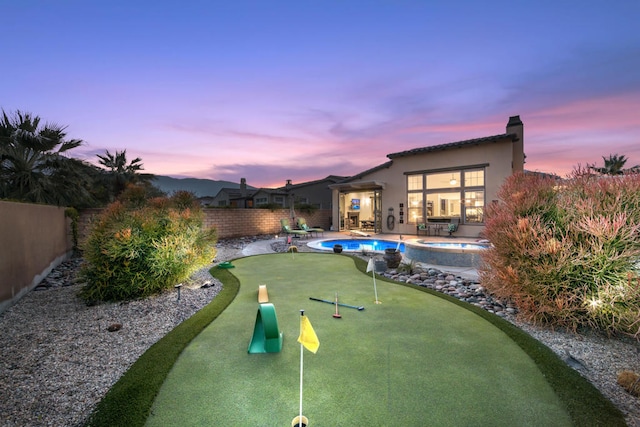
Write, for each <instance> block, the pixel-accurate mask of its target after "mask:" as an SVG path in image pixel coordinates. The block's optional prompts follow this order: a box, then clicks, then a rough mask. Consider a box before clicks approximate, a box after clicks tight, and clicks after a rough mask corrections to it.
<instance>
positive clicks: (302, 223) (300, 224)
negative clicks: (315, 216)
mask: <svg viewBox="0 0 640 427" xmlns="http://www.w3.org/2000/svg"><path fill="white" fill-rule="evenodd" d="M296 222H297V224H298V228H300V229H302V230H304V231H307V232H309V233H316V237H317V236H318V233H322V235H323V236H324V228H320V227H309V226H308V225H307V220H306V219H304V218H302V217H298V219H297V220H296Z"/></svg>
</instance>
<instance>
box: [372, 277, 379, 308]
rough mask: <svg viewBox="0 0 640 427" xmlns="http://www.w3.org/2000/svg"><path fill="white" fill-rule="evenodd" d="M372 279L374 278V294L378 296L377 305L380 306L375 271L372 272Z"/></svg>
mask: <svg viewBox="0 0 640 427" xmlns="http://www.w3.org/2000/svg"><path fill="white" fill-rule="evenodd" d="M371 277H373V293H374V294H375V295H376V304H380V301H378V288H377V287H376V272H375V271H372V272H371Z"/></svg>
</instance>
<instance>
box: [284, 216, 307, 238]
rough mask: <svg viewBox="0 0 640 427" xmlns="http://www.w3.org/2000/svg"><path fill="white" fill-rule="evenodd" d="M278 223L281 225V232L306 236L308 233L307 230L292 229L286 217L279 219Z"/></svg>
mask: <svg viewBox="0 0 640 427" xmlns="http://www.w3.org/2000/svg"><path fill="white" fill-rule="evenodd" d="M280 224H281V225H282V232H283V233H285V234H292V235H293V236H294V237H296V236H298V237H301V236H308V235H309V233H308V232H307V231H304V230H294V229H292V228H291V225H290V224H289V220H288V219H286V218H283V219H281V220H280Z"/></svg>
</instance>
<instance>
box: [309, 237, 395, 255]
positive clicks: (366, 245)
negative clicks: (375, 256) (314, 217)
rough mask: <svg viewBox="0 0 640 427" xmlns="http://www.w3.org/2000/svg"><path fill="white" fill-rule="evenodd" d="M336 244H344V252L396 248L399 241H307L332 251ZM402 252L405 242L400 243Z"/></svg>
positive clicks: (313, 245) (321, 248)
mask: <svg viewBox="0 0 640 427" xmlns="http://www.w3.org/2000/svg"><path fill="white" fill-rule="evenodd" d="M334 245H342V250H343V251H344V252H361V251H365V252H384V250H385V249H389V248H393V249H396V248H397V247H398V242H397V241H393V240H380V239H329V240H316V241H314V242H309V243H307V246H309V247H310V248H313V249H319V250H321V251H332V250H333V246H334ZM400 252H404V243H400Z"/></svg>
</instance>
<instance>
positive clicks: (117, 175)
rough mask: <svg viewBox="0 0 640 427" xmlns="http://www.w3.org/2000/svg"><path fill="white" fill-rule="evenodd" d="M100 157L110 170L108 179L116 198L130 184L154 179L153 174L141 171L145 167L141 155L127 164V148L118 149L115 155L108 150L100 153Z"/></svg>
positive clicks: (148, 181) (148, 182)
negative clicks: (102, 153)
mask: <svg viewBox="0 0 640 427" xmlns="http://www.w3.org/2000/svg"><path fill="white" fill-rule="evenodd" d="M98 158H99V159H100V161H99V163H100V164H101V165H102V166H104V167H105V168H106V169H107V171H108V177H107V181H109V185H110V186H111V191H112V192H113V197H114V198H117V197H118V196H119V195H120V194H121V193H122V192H123V191H124V190H125V188H127V185H128V184H150V182H151V180H152V179H153V175H152V174H142V173H139V172H140V171H141V170H143V169H144V168H143V167H142V166H143V165H142V163H140V162H142V159H141V158H140V157H136V158H135V159H133V160H132V161H131V162H130V163H129V164H127V150H123V151H117V150H116V153H115V155H113V154H111V153H110V152H109V150H106V151H105V154H104V155H100V154H98Z"/></svg>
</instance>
